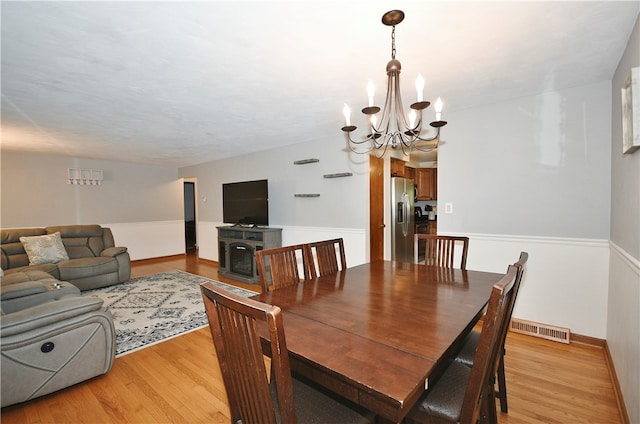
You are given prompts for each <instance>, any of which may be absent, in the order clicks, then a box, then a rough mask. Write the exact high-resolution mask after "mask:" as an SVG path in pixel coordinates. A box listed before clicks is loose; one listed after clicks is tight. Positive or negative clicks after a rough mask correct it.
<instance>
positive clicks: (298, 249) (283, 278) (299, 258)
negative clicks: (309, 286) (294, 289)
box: [256, 244, 316, 293]
mask: <svg viewBox="0 0 640 424" xmlns="http://www.w3.org/2000/svg"><path fill="white" fill-rule="evenodd" d="M308 255H309V253H308V249H306V248H305V247H304V245H302V244H295V245H291V246H284V247H275V248H272V249H264V250H258V251H257V252H256V266H257V267H258V277H259V280H260V287H261V288H262V292H263V293H266V292H267V291H269V290H275V289H278V288H282V287H288V286H291V285H295V284H298V283H299V282H300V271H299V267H298V263H299V262H301V263H302V269H303V274H302V277H303V279H305V280H310V279H312V278H315V277H316V270H315V267H314V266H312V260H311V259H309V257H308Z"/></svg>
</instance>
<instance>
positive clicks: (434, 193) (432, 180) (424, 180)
mask: <svg viewBox="0 0 640 424" xmlns="http://www.w3.org/2000/svg"><path fill="white" fill-rule="evenodd" d="M415 181H416V185H417V186H418V200H437V199H438V169H437V168H417V169H416V170H415Z"/></svg>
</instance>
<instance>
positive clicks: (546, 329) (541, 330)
mask: <svg viewBox="0 0 640 424" xmlns="http://www.w3.org/2000/svg"><path fill="white" fill-rule="evenodd" d="M511 331H514V332H516V333H522V334H528V335H530V336H535V337H540V338H543V339H547V340H553V341H555V342H560V343H567V344H568V343H569V341H570V337H571V330H569V329H568V328H562V327H554V326H552V325H547V324H541V323H539V322H532V321H525V320H522V319H516V318H514V319H512V320H511Z"/></svg>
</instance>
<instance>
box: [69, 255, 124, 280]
mask: <svg viewBox="0 0 640 424" xmlns="http://www.w3.org/2000/svg"><path fill="white" fill-rule="evenodd" d="M58 270H59V271H60V279H61V280H66V281H69V280H77V279H80V278H85V277H90V276H94V275H101V274H110V273H117V272H118V261H117V260H116V259H114V258H111V257H107V256H99V257H97V258H93V257H91V258H78V259H70V260H68V261H64V262H59V263H58Z"/></svg>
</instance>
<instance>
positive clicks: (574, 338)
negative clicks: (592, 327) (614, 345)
mask: <svg viewBox="0 0 640 424" xmlns="http://www.w3.org/2000/svg"><path fill="white" fill-rule="evenodd" d="M571 343H580V344H583V345H587V346H593V347H599V348H604V346H605V344H606V343H607V341H606V340H603V339H598V338H596V337H591V336H583V335H582V334H575V333H571Z"/></svg>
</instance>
